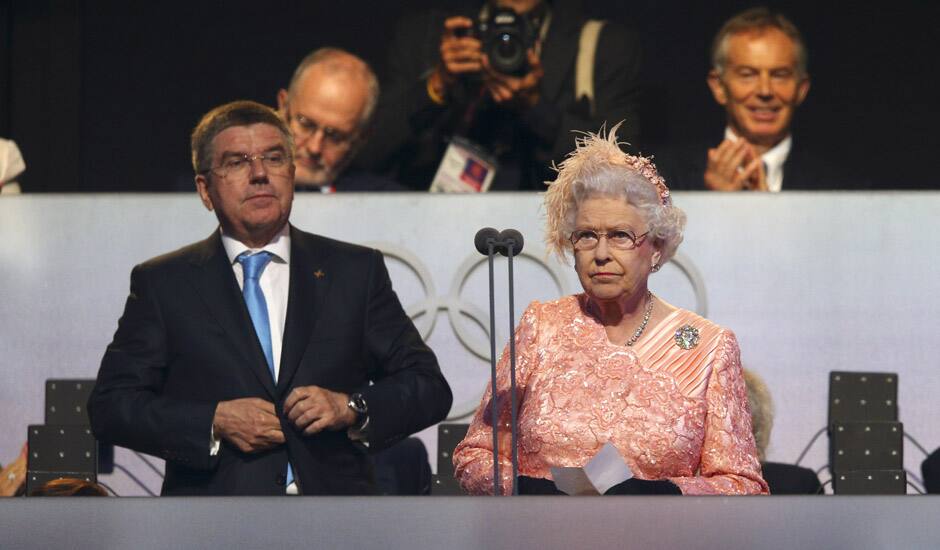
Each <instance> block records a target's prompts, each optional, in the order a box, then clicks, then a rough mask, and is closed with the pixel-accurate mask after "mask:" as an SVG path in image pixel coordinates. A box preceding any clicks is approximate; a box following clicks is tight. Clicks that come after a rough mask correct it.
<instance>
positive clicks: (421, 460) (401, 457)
mask: <svg viewBox="0 0 940 550" xmlns="http://www.w3.org/2000/svg"><path fill="white" fill-rule="evenodd" d="M372 461H373V464H374V466H375V481H376V484H377V485H378V489H379V494H382V495H429V494H431V464H430V463H429V462H428V450H427V449H426V448H425V447H424V443H423V442H422V441H421V440H420V439H418V438H417V437H409V438H408V439H405V440H402V441H399V442H398V443H396V444H394V445H392V446H391V447H389V448H387V449H384V450H382V451H379V452H378V453H376V454H374V455H373V456H372Z"/></svg>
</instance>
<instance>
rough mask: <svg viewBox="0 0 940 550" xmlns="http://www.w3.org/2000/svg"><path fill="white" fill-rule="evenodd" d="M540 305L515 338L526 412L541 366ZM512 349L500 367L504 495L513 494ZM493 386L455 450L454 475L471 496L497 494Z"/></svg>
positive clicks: (527, 314) (518, 383)
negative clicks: (530, 384)
mask: <svg viewBox="0 0 940 550" xmlns="http://www.w3.org/2000/svg"><path fill="white" fill-rule="evenodd" d="M538 305H539V304H538V302H532V303H531V304H529V307H528V308H526V311H525V313H523V314H522V319H521V320H520V321H519V326H518V327H516V333H515V335H514V338H515V342H516V390H517V392H518V394H517V401H518V402H517V407H518V408H519V409H521V408H522V400H523V399H524V397H525V389H526V384H525V380H526V379H527V375H528V373H530V372H532V370H533V369H534V368H535V365H536V364H537V361H538V357H537V352H536V348H537V346H536V341H537V339H538ZM509 366H510V365H509V345H508V344H507V345H506V348H505V349H504V350H503V354H502V356H501V357H500V360H499V364H497V366H496V388H497V410H498V411H499V423H498V425H499V432H498V433H499V477H500V482H501V485H502V491H501V493H502V494H503V495H508V494H511V493H512V464H511V459H510V424H509V422H510V418H511V414H512V411H511V409H510V407H511V400H510V396H509ZM491 396H492V385H491V383H490V382H487V383H486V391H485V392H484V393H483V399H482V400H481V401H480V406H479V407H478V408H477V412H476V414H474V416H473V421H472V422H471V423H470V428H469V429H468V430H467V436H466V437H465V438H464V439H463V441H461V442H460V443H459V444H458V445H457V448H456V449H454V457H453V460H454V475H455V477H456V478H457V481H459V482H460V486H461V487H463V489H464V490H465V491H467V492H468V493H470V494H471V495H491V494H493V428H492V426H493V422H492V416H491V412H490V411H491V409H490V406H491Z"/></svg>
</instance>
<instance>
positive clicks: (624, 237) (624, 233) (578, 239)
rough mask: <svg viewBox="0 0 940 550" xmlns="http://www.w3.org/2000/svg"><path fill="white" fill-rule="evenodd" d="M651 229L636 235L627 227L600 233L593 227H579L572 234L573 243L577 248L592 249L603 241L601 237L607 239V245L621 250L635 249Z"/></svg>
mask: <svg viewBox="0 0 940 550" xmlns="http://www.w3.org/2000/svg"><path fill="white" fill-rule="evenodd" d="M649 233H650V232H649V231H647V232H646V233H643V234H642V235H636V234H635V233H633V232H632V231H628V230H626V229H615V230H613V231H608V232H606V233H600V232H598V231H594V230H593V229H579V230H577V231H575V232H573V233H572V234H571V245H572V246H574V249H575V250H591V249H593V248H595V247H597V243H599V242H601V237H605V238H606V239H607V245H608V246H610V247H613V248H617V249H619V250H633V249H634V248H636V247H638V246H640V245H641V244H643V241H644V240H645V239H646V236H647V235H649Z"/></svg>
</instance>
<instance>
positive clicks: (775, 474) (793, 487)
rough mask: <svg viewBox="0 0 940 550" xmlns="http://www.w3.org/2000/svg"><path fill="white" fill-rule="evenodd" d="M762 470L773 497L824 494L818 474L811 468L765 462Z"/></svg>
mask: <svg viewBox="0 0 940 550" xmlns="http://www.w3.org/2000/svg"><path fill="white" fill-rule="evenodd" d="M761 469H762V470H763V472H764V480H765V481H767V485H769V486H770V494H772V495H821V494H823V490H822V484H820V483H819V478H818V477H817V476H816V472H814V471H812V470H810V469H809V468H804V467H802V466H797V465H795V464H783V463H781V462H763V463H761Z"/></svg>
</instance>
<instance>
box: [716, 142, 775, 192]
mask: <svg viewBox="0 0 940 550" xmlns="http://www.w3.org/2000/svg"><path fill="white" fill-rule="evenodd" d="M705 187H707V188H709V189H712V190H714V191H740V190H742V189H747V190H751V191H766V190H767V177H766V175H765V174H764V163H763V162H761V158H760V156H758V155H757V154H756V153H755V152H754V148H753V147H751V144H749V143H748V142H746V141H744V140H743V139H739V140H737V141H732V140H730V139H726V140H724V141H722V142H721V143H720V144H719V145H718V147H716V148H714V149H709V150H708V165H707V166H706V167H705Z"/></svg>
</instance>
